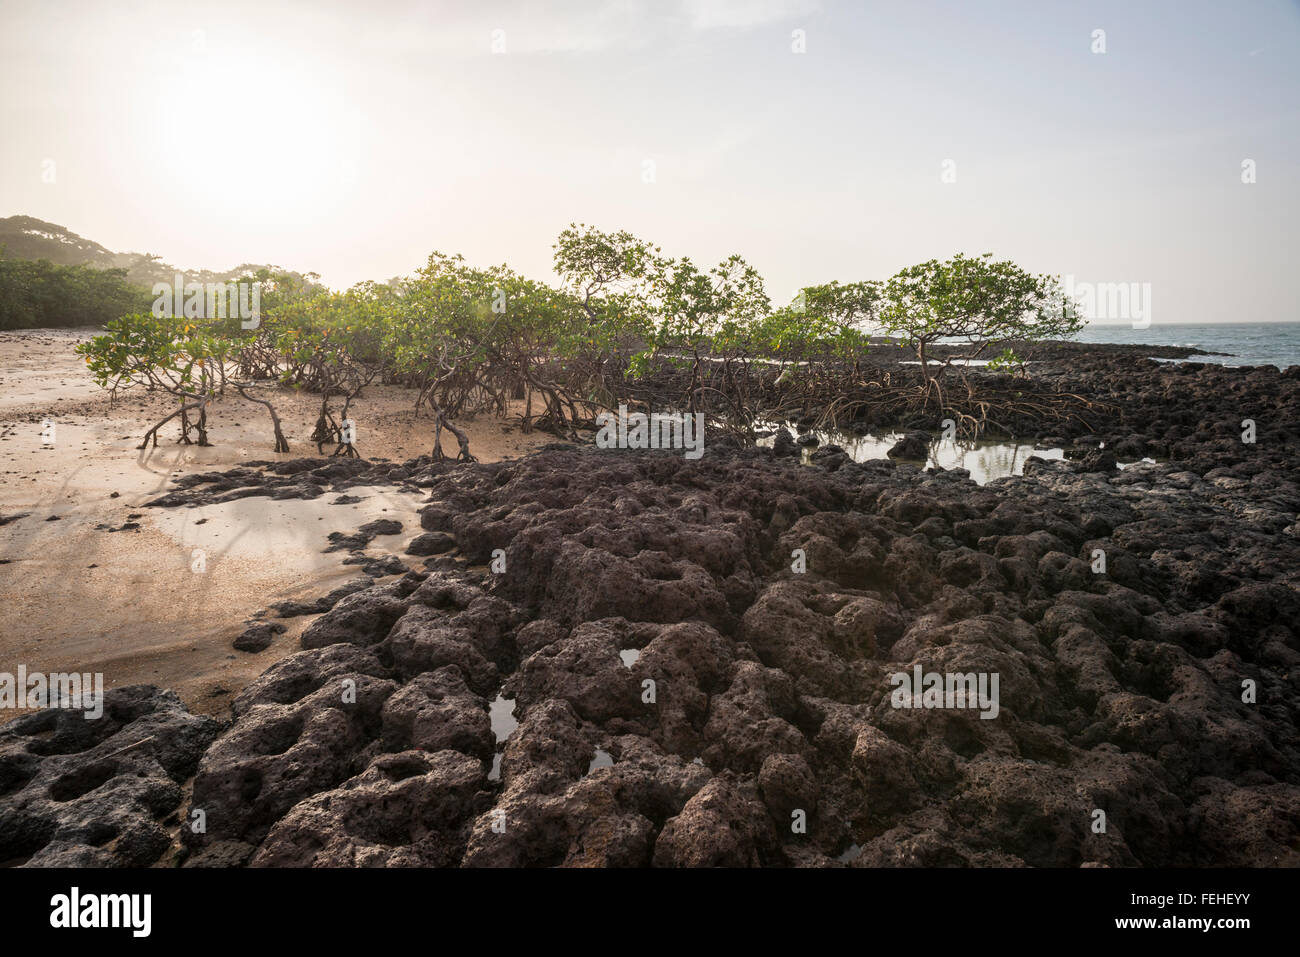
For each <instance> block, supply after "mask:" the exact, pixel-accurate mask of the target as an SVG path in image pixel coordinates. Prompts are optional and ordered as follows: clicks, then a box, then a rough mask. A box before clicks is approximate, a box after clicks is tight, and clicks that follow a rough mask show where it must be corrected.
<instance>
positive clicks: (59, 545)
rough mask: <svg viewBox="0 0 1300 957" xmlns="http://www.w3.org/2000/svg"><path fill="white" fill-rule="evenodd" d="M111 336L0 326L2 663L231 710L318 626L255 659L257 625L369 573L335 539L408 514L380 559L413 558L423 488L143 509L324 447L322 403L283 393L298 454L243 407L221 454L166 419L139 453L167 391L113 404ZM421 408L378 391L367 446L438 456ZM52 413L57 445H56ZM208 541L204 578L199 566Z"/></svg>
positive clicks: (496, 447)
mask: <svg viewBox="0 0 1300 957" xmlns="http://www.w3.org/2000/svg"><path fill="white" fill-rule="evenodd" d="M95 331H96V330H51V329H41V330H19V331H16V332H6V333H2V334H0V521H3V522H4V524H3V525H0V597H2V599H3V600H0V671H9V672H12V671H14V670H15V668H16V667H17V665H18V664H20V663H21V664H25V665H26V666H27V667H28V668H29V669H32V670H41V671H47V672H53V671H64V670H69V671H71V670H75V671H81V672H92V673H93V672H102V673H103V674H104V682H105V687H106V688H116V687H122V686H125V685H132V684H140V683H148V684H156V685H158V686H160V687H164V688H170V689H172V690H174V691H176V692H177V693H178V694H179V695H180V696H181V699H182V700H183V701H184V702H185V704H186V705H187V706H188V707H189V708H190V709H191V710H193V711H196V712H200V713H209V714H222V713H224V712H225V711H226V710H228V706H229V702H230V700H231V698H232V697H233V695H235V694H237V693H238V691H239V690H240V689H241V688H242V687H243V686H244V685H246V684H247V683H248V682H249V681H251V680H252V679H253V678H255V677H256V676H257V675H259V674H261V673H262V672H263V671H264V670H265V669H266V668H267V667H268V666H269V665H270V664H271V663H272V662H274V661H275V660H277V659H278V658H280V657H283V656H284V655H285V654H288V653H290V652H292V651H293V650H296V648H297V640H298V636H299V634H300V633H301V631H302V629H303V628H304V627H305V626H306V625H308V624H309V623H310V622H311V621H312V620H313V619H312V617H310V616H308V617H298V618H291V619H286V620H285V622H284V624H285V625H286V626H287V631H286V632H285V633H283V634H280V635H278V636H277V637H276V638H275V639H274V641H273V642H272V644H271V646H270V647H269V648H267V649H266V650H264V651H262V652H258V653H253V654H250V653H245V652H238V651H235V650H233V649H232V648H231V640H232V639H233V638H234V637H235V636H236V635H238V634H239V633H240V631H241V630H242V624H241V623H242V622H244V620H245V619H247V618H249V617H250V616H251V615H253V614H254V613H255V612H257V611H258V610H260V609H264V608H265V607H266V606H267V604H268V603H270V602H273V601H279V600H285V599H299V598H303V597H306V596H310V595H316V594H318V593H321V592H324V591H328V590H329V589H330V588H331V587H334V586H335V585H337V584H340V583H342V582H345V581H347V580H349V579H351V578H355V577H356V576H357V575H358V571H357V570H356V568H355V567H351V566H345V565H343V564H342V561H343V559H344V558H346V553H340V552H335V553H330V554H325V553H323V552H322V548H323V546H324V543H325V538H326V536H327V535H328V534H329V533H330V532H332V531H340V532H350V531H352V530H353V529H355V528H356V527H357V526H358V525H360V524H362V523H364V522H367V521H371V520H373V519H377V518H389V519H396V520H398V521H400V522H402V523H403V526H404V530H403V532H402V533H401V534H398V535H393V536H383V537H380V538H378V539H376V540H375V542H374V544H373V545H372V546H371V552H372V553H373V554H376V555H382V554H384V553H386V552H387V553H392V554H399V555H400V554H401V552H402V550H403V548H404V547H405V545H406V542H407V541H408V540H409V539H410V538H411V537H413V536H414V535H415V534H418V532H419V520H418V516H417V515H416V509H417V508H418V506H419V504H420V498H419V497H418V496H416V495H412V494H410V493H398V492H395V491H394V490H392V489H358V490H354V491H353V492H352V493H351V494H353V495H356V496H358V497H361V498H362V501H360V502H358V503H355V504H345V505H332V504H330V503H331V502H332V501H333V500H334V499H335V498H336V497H337V496H333V495H328V496H324V497H322V498H320V499H316V500H313V501H301V500H288V501H273V500H270V499H267V498H253V499H239V500H236V501H233V502H228V503H224V504H221V505H214V506H207V507H203V508H195V509H176V510H162V509H147V508H144V507H142V506H143V503H144V502H146V501H148V500H150V499H151V498H155V497H157V496H158V495H160V494H162V493H163V492H164V491H165V490H166V488H167V486H168V483H169V482H170V480H171V479H173V478H175V477H178V476H181V475H185V474H188V473H193V472H205V471H210V470H213V469H224V468H229V467H232V466H236V465H239V464H241V463H242V462H247V461H257V460H260V461H267V460H275V459H277V458H280V459H290V458H296V457H301V456H306V455H314V454H315V453H316V448H315V446H314V445H312V444H310V443H309V442H308V441H307V439H308V436H310V434H311V431H312V427H313V424H314V422H315V417H316V413H317V410H318V408H319V397H317V396H314V395H308V394H300V393H294V392H291V391H288V390H278V391H277V393H276V395H275V396H274V401H275V403H276V408H277V411H278V412H279V414H280V416H281V418H282V419H283V422H284V429H285V434H286V436H287V438H288V439H289V442H290V445H291V448H292V450H293V451H292V452H291V453H289V454H286V455H280V456H277V455H275V454H274V453H272V452H271V449H272V448H273V445H272V442H271V431H270V427H269V422H268V420H267V417H266V415H265V413H264V411H263V410H262V409H261V407H258V406H253V405H250V404H248V403H245V402H241V401H239V400H237V399H232V400H228V401H226V402H225V403H218V404H217V405H216V406H215V407H214V408H213V411H212V412H211V414H210V416H209V419H210V422H211V425H210V440H211V441H212V443H213V445H212V446H211V447H206V448H200V447H197V446H194V445H189V446H183V445H178V444H176V443H175V438H176V436H177V435H178V434H179V429H178V428H176V427H174V426H168V427H166V428H164V430H163V433H162V436H161V441H160V443H159V445H158V447H157V448H156V449H154V448H150V449H148V450H145V451H139V450H137V448H136V446H137V445H139V443H140V438H141V436H142V435H143V434H144V432H145V430H146V429H148V428H149V427H150V426H151V425H152V424H153V423H154V422H156V421H157V420H158V419H159V418H161V417H162V416H163V415H165V414H166V412H167V410H168V408H169V406H168V405H167V400H166V398H165V397H160V396H150V395H148V394H146V393H144V392H142V391H138V390H136V391H133V392H128V393H125V394H124V395H122V396H120V397H119V398H118V399H117V400H116V401H110V397H109V395H108V394H107V393H106V392H105V391H104V390H102V389H100V388H99V387H98V386H97V385H96V384H95V383H94V382H93V381H92V380H91V378H90V376H89V375H88V374H87V372H86V369H85V365H84V362H83V360H82V358H81V357H80V356H78V355H76V354H75V353H74V351H73V349H74V347H75V345H76V344H77V343H78V342H82V341H85V340H86V339H87V338H88V337H89V336H91V335H93V334H94V333H95ZM413 404H414V393H412V392H411V391H410V390H407V389H401V388H396V387H392V386H382V385H376V386H372V387H370V388H368V389H367V390H366V391H365V393H364V395H363V397H362V398H360V399H358V400H357V401H356V403H355V404H354V414H353V418H354V419H355V421H356V422H357V429H358V439H357V445H358V447H359V448H360V449H361V450H362V453H363V454H364V455H366V456H367V457H368V458H370V459H372V460H373V459H380V460H382V459H392V460H394V461H399V462H400V461H404V460H406V459H409V458H413V457H415V456H417V455H421V454H428V452H429V449H430V447H431V444H432V430H431V428H430V425H429V420H428V419H427V418H425V417H420V418H417V417H416V416H415V415H414V414H413V413H412V411H411V409H412V406H413ZM47 417H48V418H50V419H52V421H53V422H54V424H55V429H54V442H53V443H52V444H48V443H45V442H44V441H43V438H42V431H43V428H42V422H43V420H44V419H46V418H47ZM465 427H466V429H467V430H468V432H469V434H470V437H471V449H472V451H473V453H474V454H475V456H476V457H478V458H479V459H480V460H481V461H485V462H494V461H499V460H502V459H509V458H514V457H517V456H519V455H521V454H524V453H525V452H527V450H529V449H530V448H533V447H536V446H540V445H544V444H545V443H547V442H549V441H553V437H552V436H548V435H545V434H539V433H534V434H532V435H524V434H522V433H521V432H520V431H519V429H518V427H517V426H512V425H511V424H510V423H509V422H508V421H502V420H499V419H496V418H494V417H488V416H483V417H479V418H478V419H476V420H469V421H467V422H466V423H465ZM448 438H449V437H448ZM446 445H447V447H448V449H449V450H450V448H451V447H452V443H451V442H448V443H446ZM19 516H21V517H19ZM123 526H128V527H126V528H123ZM129 526H135V527H129ZM116 529H121V530H120V531H116ZM196 549H198V550H201V551H202V553H203V556H204V560H203V562H202V563H198V564H202V566H203V568H204V570H203V571H195V570H194V569H195V567H197V564H196V557H197V556H196V553H195V550H196Z"/></svg>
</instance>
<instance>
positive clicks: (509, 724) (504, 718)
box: [488, 694, 519, 781]
mask: <svg viewBox="0 0 1300 957" xmlns="http://www.w3.org/2000/svg"><path fill="white" fill-rule="evenodd" d="M488 720H489V721H490V722H491V724H492V734H493V735H494V736H495V737H496V739H497V752H496V754H494V755H492V770H491V771H489V772H488V780H489V781H500V780H501V749H502V748H504V747H505V743H506V738H508V737H510V735H512V734H513V733H514V730H515V728H517V727H519V721H518V719H516V718H515V699H514V698H503V697H502V696H501V695H499V694H498V695H497V696H496V697H495V698H493V699H492V703H491V704H490V705H488Z"/></svg>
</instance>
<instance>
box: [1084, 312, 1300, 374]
mask: <svg viewBox="0 0 1300 957" xmlns="http://www.w3.org/2000/svg"><path fill="white" fill-rule="evenodd" d="M1077 340H1078V341H1079V342H1118V343H1121V344H1123V345H1145V346H1185V347H1188V348H1193V349H1206V350H1208V351H1210V352H1226V353H1231V354H1230V355H1226V356H1192V357H1190V358H1189V359H1188V360H1187V361H1190V362H1218V363H1222V364H1223V365H1229V366H1262V365H1274V366H1277V367H1278V368H1279V369H1285V368H1286V367H1287V366H1294V365H1300V322H1259V323H1220V324H1218V325H1175V324H1163V323H1152V324H1151V325H1150V326H1148V327H1147V328H1146V329H1134V328H1133V327H1132V326H1131V325H1127V326H1099V325H1088V326H1085V327H1084V329H1083V331H1082V332H1080V333H1079V335H1078V336H1077Z"/></svg>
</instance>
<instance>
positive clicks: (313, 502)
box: [147, 486, 422, 569]
mask: <svg viewBox="0 0 1300 957" xmlns="http://www.w3.org/2000/svg"><path fill="white" fill-rule="evenodd" d="M348 493H349V494H358V493H360V494H361V495H364V496H365V497H364V499H363V500H362V501H361V502H360V503H359V504H354V505H350V506H349V505H333V504H331V503H332V502H333V501H334V500H335V499H336V498H338V497H339V495H338V493H331V492H327V493H326V494H324V495H322V496H320V497H319V498H314V499H272V498H270V497H269V496H264V495H257V496H250V497H248V498H239V499H234V500H233V501H229V502H221V503H219V504H215V505H200V506H198V507H196V508H185V507H180V508H151V509H148V510H147V514H148V516H149V518H150V520H151V521H152V523H153V525H154V526H155V527H156V528H157V529H158V530H159V531H161V532H163V533H164V534H166V535H169V536H170V537H171V538H173V539H174V540H175V541H176V542H177V543H178V544H179V545H181V546H183V547H186V548H201V549H204V550H205V551H206V552H207V554H208V557H209V558H212V557H213V556H217V555H229V556H232V557H234V556H265V555H279V556H281V557H282V558H284V559H285V560H286V561H291V562H293V563H294V564H295V565H297V566H299V567H300V568H303V569H308V568H317V569H319V568H326V567H333V566H334V565H336V564H337V563H338V561H339V560H340V558H343V557H346V556H345V555H343V554H340V553H325V552H324V551H323V550H324V548H325V546H326V545H328V544H329V543H328V541H327V538H326V536H327V535H328V534H329V533H330V532H343V533H345V534H347V533H351V532H353V531H355V530H356V529H357V528H358V527H359V526H360V525H363V524H365V523H366V522H369V521H373V520H375V519H379V518H387V519H396V520H397V521H399V522H401V523H402V531H401V532H399V533H397V534H396V535H379V536H376V537H375V539H374V540H373V542H372V543H371V546H370V549H371V550H373V551H376V552H378V551H382V550H384V549H391V550H400V546H401V545H402V544H404V543H405V541H406V540H407V539H409V538H411V537H414V536H415V535H417V534H419V530H420V515H419V509H420V507H421V505H422V503H420V502H414V501H412V500H411V498H410V496H406V495H403V494H401V493H400V492H397V491H395V490H394V489H390V488H384V487H380V486H358V487H356V488H353V489H349V490H348Z"/></svg>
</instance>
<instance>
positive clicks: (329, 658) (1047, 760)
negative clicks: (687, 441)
mask: <svg viewBox="0 0 1300 957" xmlns="http://www.w3.org/2000/svg"><path fill="white" fill-rule="evenodd" d="M1144 354H1146V355H1150V354H1151V350H1145V351H1144ZM1067 360H1068V361H1067ZM1035 379H1036V380H1037V381H1040V382H1050V383H1052V384H1053V387H1056V386H1057V385H1059V384H1064V385H1067V386H1068V387H1069V388H1071V389H1076V390H1078V391H1081V392H1086V394H1087V395H1088V396H1089V397H1090V398H1093V399H1096V400H1097V401H1098V402H1099V403H1102V404H1104V405H1105V406H1106V407H1107V408H1108V409H1111V410H1113V411H1111V412H1109V413H1108V414H1107V416H1105V417H1104V418H1103V419H1102V420H1099V421H1097V422H1094V423H1093V425H1094V428H1093V429H1091V430H1090V431H1087V432H1085V431H1082V429H1078V430H1071V429H1069V428H1066V429H1062V430H1061V431H1060V432H1059V434H1055V435H1052V436H1046V435H1043V436H1037V435H1035V437H1036V438H1039V439H1040V440H1042V441H1046V442H1049V443H1050V444H1059V445H1063V446H1066V447H1067V448H1068V449H1069V450H1070V451H1071V452H1073V453H1074V457H1075V459H1076V460H1075V461H1065V462H1047V461H1044V460H1031V461H1030V463H1029V465H1028V466H1027V467H1026V469H1025V474H1024V475H1023V476H1018V477H1012V478H1006V479H1001V480H998V481H995V482H991V483H989V484H988V485H986V486H982V487H981V486H977V485H975V484H974V483H973V482H972V481H970V480H969V477H968V476H967V474H966V473H965V472H964V471H963V470H960V469H954V470H948V471H942V470H922V469H920V468H917V467H915V466H911V465H907V464H897V463H894V462H892V461H888V460H881V461H871V462H866V463H854V462H852V461H850V460H849V458H848V456H847V455H845V454H844V453H843V452H842V451H838V450H836V449H835V448H834V447H824V448H821V449H819V450H818V451H817V452H816V453H814V455H813V458H812V465H811V466H801V465H799V464H797V460H793V459H792V458H790V457H788V456H786V455H781V454H776V453H774V452H770V451H764V450H741V449H726V448H724V447H722V444H721V443H717V444H715V445H713V446H711V447H710V449H709V452H708V454H706V455H705V456H704V458H703V459H701V460H699V461H694V462H693V461H688V460H685V459H683V458H682V457H681V456H679V455H674V454H673V453H666V452H660V453H656V452H627V451H599V450H596V449H592V448H578V447H573V446H566V445H562V444H561V445H555V446H549V447H547V448H544V449H543V450H541V451H539V452H535V453H533V454H532V455H530V456H528V457H526V458H524V459H522V460H519V461H513V462H498V463H492V464H473V465H455V466H452V465H448V464H444V463H439V464H436V465H435V464H433V463H431V462H429V461H428V460H427V459H417V460H413V461H411V462H407V463H403V464H400V465H397V464H392V463H387V464H383V463H380V464H375V463H367V462H361V461H332V462H322V461H321V460H312V459H304V460H291V461H288V462H277V463H251V464H249V465H248V466H247V467H244V468H241V469H235V470H229V471H225V472H217V473H204V474H202V475H194V476H188V477H187V478H185V479H184V480H183V481H181V482H178V483H175V485H174V487H173V490H172V491H170V492H168V493H167V494H166V495H164V496H163V497H162V498H159V499H156V500H154V501H153V502H151V503H150V505H152V506H153V507H155V508H175V507H184V506H187V505H191V504H200V503H203V504H206V503H211V502H218V501H223V500H229V499H230V498H237V497H245V496H250V495H267V496H271V497H273V498H299V497H307V498H310V497H318V496H321V495H325V494H335V493H338V494H341V495H345V494H346V490H347V489H348V488H350V487H354V486H357V485H363V484H367V485H376V484H385V483H387V484H392V485H394V486H397V487H408V488H413V489H419V490H420V491H421V492H423V493H427V495H428V501H427V504H425V505H424V506H423V508H422V510H421V526H422V527H421V529H419V530H416V529H405V530H403V535H404V538H403V542H404V543H406V542H408V541H409V544H408V545H407V554H406V555H404V556H403V557H402V558H401V559H400V560H398V561H397V563H396V564H394V560H395V559H394V556H386V557H378V556H373V555H371V554H370V553H369V552H368V547H369V545H370V541H371V538H372V537H373V534H374V533H376V532H377V531H379V530H376V529H369V530H367V529H365V528H362V529H358V531H357V533H356V534H355V535H349V536H342V537H341V538H339V539H337V540H335V541H322V543H321V545H322V547H323V548H326V547H328V548H336V549H341V550H342V549H345V550H348V551H349V552H350V553H351V559H355V562H354V563H355V564H358V565H359V566H360V570H361V571H363V572H365V574H364V575H363V576H362V577H360V578H358V579H357V580H356V581H355V582H354V583H352V584H350V585H348V586H345V587H344V588H341V589H337V590H336V591H335V592H334V593H332V594H331V595H329V596H325V597H324V598H323V599H322V600H320V601H319V602H315V603H312V602H308V603H303V604H301V605H300V606H297V607H288V608H285V607H281V608H268V609H266V612H265V615H264V616H262V619H261V624H257V623H254V624H251V625H250V630H252V629H256V628H259V627H262V626H263V625H264V626H266V627H268V628H269V627H271V626H272V625H273V624H274V622H275V621H277V620H278V619H279V617H281V616H283V615H285V614H292V615H296V614H319V615H320V617H318V618H316V619H315V620H314V621H313V622H312V623H311V624H310V625H309V626H308V627H307V628H306V630H305V631H304V632H303V634H302V638H301V646H302V650H301V651H298V652H297V653H295V654H292V655H290V656H289V657H287V658H284V659H282V660H281V661H279V662H278V663H276V664H275V665H273V666H272V667H271V668H269V669H268V670H267V671H266V672H265V673H264V674H263V675H262V676H261V677H260V678H259V679H257V680H256V681H254V682H253V683H252V684H250V685H249V686H247V687H245V688H244V689H243V690H242V691H241V692H240V693H239V695H238V696H237V698H236V700H235V702H234V704H233V706H232V715H231V719H230V720H229V721H228V722H225V723H222V722H218V721H214V720H212V719H210V718H201V717H197V716H194V715H191V714H189V713H187V712H186V711H185V709H184V707H183V706H182V705H181V703H180V701H179V700H178V699H177V698H176V697H175V695H172V694H170V693H169V692H164V691H160V690H158V689H155V688H150V687H147V686H135V687H130V688H123V689H116V690H113V691H110V692H109V693H108V695H107V696H106V702H105V712H106V716H107V717H106V720H102V721H94V722H87V721H84V720H83V719H82V717H81V715H80V713H76V712H60V711H43V712H39V713H36V714H31V715H27V716H25V717H22V718H19V719H17V720H15V721H13V722H11V723H9V724H8V725H6V726H4V727H3V728H0V861H8V862H10V863H16V864H24V865H27V866H41V865H44V866H51V865H52V866H73V865H75V866H144V865H150V864H157V863H160V862H161V863H168V864H171V863H179V864H183V865H184V866H242V865H251V866H376V865H387V866H401V865H414V866H553V865H568V866H645V865H656V866H706V865H732V866H843V865H848V866H857V867H862V866H868V867H872V866H947V865H968V866H1003V865H1014V866H1021V865H1028V866H1064V867H1078V866H1146V867H1172V866H1197V867H1201V866H1295V865H1297V864H1300V735H1297V725H1298V724H1300V671H1298V670H1297V665H1298V664H1300V631H1298V629H1300V626H1297V625H1296V622H1297V621H1300V562H1297V557H1298V556H1300V524H1298V518H1300V484H1298V483H1297V475H1298V474H1300V471H1298V470H1297V465H1298V464H1300V437H1297V434H1296V432H1295V427H1296V423H1297V421H1300V416H1298V413H1300V368H1296V367H1293V368H1291V369H1288V370H1286V371H1282V372H1279V371H1278V370H1276V369H1274V368H1272V367H1266V368H1255V369H1242V368H1236V369H1229V368H1224V367H1218V366H1209V365H1200V364H1196V363H1182V364H1178V365H1166V364H1161V363H1156V362H1152V361H1150V360H1147V359H1144V358H1140V357H1138V356H1136V355H1134V354H1133V353H1132V352H1130V351H1126V350H1124V349H1123V348H1122V347H1115V348H1111V349H1098V348H1092V349H1088V350H1080V351H1079V352H1077V353H1075V352H1073V351H1071V353H1070V354H1069V355H1064V354H1061V355H1057V356H1056V357H1055V358H1052V357H1050V356H1049V357H1047V358H1045V359H1044V360H1043V365H1042V366H1041V368H1039V369H1038V370H1036V372H1035ZM1243 419H1251V420H1253V422H1254V425H1255V430H1254V434H1253V436H1252V437H1253V438H1254V441H1253V442H1246V441H1243V426H1242V424H1241V423H1242V420H1243ZM903 425H906V424H903ZM1029 434H1031V435H1032V434H1033V433H1029ZM1056 440H1059V441H1056ZM1103 443H1104V448H1100V449H1099V445H1102V444H1103ZM777 451H778V452H780V451H782V450H780V449H778V450H777ZM795 454H797V449H796V450H795ZM1144 456H1147V457H1151V458H1156V459H1161V460H1162V461H1159V462H1157V463H1147V464H1140V465H1135V466H1131V467H1129V468H1126V469H1125V470H1123V471H1119V470H1117V469H1116V468H1115V459H1116V457H1119V458H1120V459H1122V460H1130V459H1135V458H1141V457H1144ZM1099 554H1100V555H1101V556H1102V559H1101V561H1100V562H1099V560H1098V555H1099ZM351 559H350V560H351ZM232 624H233V623H232ZM251 640H254V641H255V640H256V639H255V638H254V639H251ZM917 668H919V669H920V671H921V672H922V673H939V674H953V673H956V674H996V675H998V676H999V678H1000V698H999V701H998V710H997V714H996V717H994V718H992V719H986V718H985V717H984V716H982V715H981V712H980V711H978V710H975V709H971V708H961V707H956V708H952V707H938V708H929V707H910V708H909V707H899V706H897V704H898V702H897V697H896V696H895V695H894V693H893V692H894V683H893V681H892V676H894V675H897V674H910V673H913V671H914V670H915V669H917ZM509 702H513V718H514V720H515V721H517V726H513V727H511V726H510V724H509V722H502V721H501V720H499V717H498V715H499V712H501V711H502V710H503V709H508V708H509V704H508V703H509ZM494 703H495V704H494ZM494 719H496V720H494ZM507 732H508V734H507ZM502 736H504V740H501V738H502ZM196 812H197V814H196ZM1098 812H1101V814H1102V816H1101V817H1099V816H1098ZM196 821H201V822H202V827H201V828H198V827H196V826H195V822H196ZM1101 821H1104V827H1103V828H1102V829H1099V826H1098V825H1099V822H1101ZM177 835H179V842H180V843H179V847H178V846H177V844H176V838H177Z"/></svg>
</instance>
